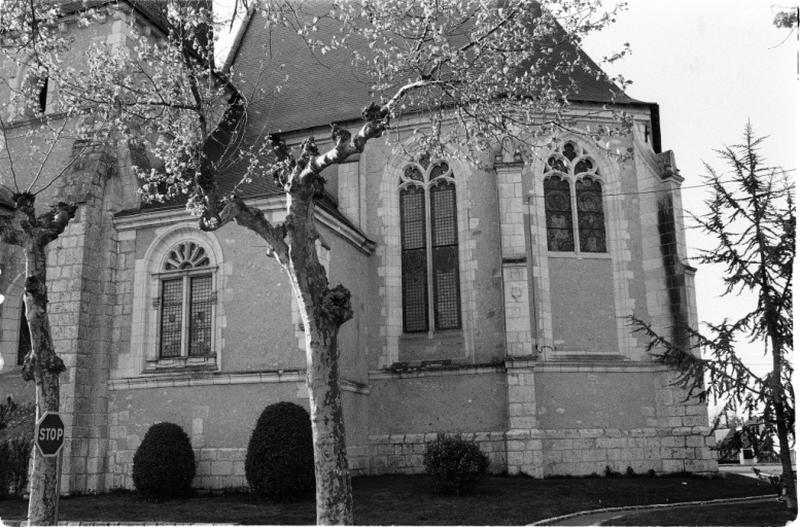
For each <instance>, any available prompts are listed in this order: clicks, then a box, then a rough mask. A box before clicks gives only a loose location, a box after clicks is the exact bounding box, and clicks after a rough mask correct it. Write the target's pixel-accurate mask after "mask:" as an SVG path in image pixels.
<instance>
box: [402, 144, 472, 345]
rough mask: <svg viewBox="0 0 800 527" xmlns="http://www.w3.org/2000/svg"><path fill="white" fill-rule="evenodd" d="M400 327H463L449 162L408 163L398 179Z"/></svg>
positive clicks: (414, 329) (418, 329) (412, 329)
mask: <svg viewBox="0 0 800 527" xmlns="http://www.w3.org/2000/svg"><path fill="white" fill-rule="evenodd" d="M398 189H399V194H400V238H401V252H402V262H401V266H402V289H403V330H404V331H405V332H406V333H419V332H425V331H441V330H451V329H459V328H461V294H460V290H459V266H458V223H457V217H456V213H457V211H456V184H455V178H454V176H453V172H452V170H451V168H450V166H449V165H448V164H447V163H446V162H444V161H436V162H433V163H431V162H429V160H428V159H427V158H423V159H421V160H420V161H419V162H418V163H409V164H408V165H407V166H406V167H405V169H404V170H403V173H402V175H401V176H400V181H399V186H398Z"/></svg>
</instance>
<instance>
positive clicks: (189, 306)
mask: <svg viewBox="0 0 800 527" xmlns="http://www.w3.org/2000/svg"><path fill="white" fill-rule="evenodd" d="M210 263H211V260H210V259H209V257H208V255H207V253H206V250H205V249H204V248H203V247H202V246H200V245H198V244H196V243H194V242H184V243H181V244H179V245H177V246H176V247H174V248H173V249H172V250H170V251H169V252H168V253H167V257H166V260H165V262H164V267H163V270H164V272H163V273H162V274H161V276H160V278H161V296H160V299H159V307H160V310H161V311H160V316H159V356H160V357H161V358H164V359H167V358H175V357H186V356H189V357H194V356H208V355H211V354H212V353H213V346H212V336H213V318H214V317H213V315H214V304H215V300H216V298H215V295H214V290H213V285H214V281H213V279H214V276H213V272H212V271H213V269H212V268H211V267H210Z"/></svg>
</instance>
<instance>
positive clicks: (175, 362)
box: [142, 355, 217, 373]
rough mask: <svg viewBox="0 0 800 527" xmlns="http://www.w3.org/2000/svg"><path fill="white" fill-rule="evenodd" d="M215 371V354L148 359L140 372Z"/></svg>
mask: <svg viewBox="0 0 800 527" xmlns="http://www.w3.org/2000/svg"><path fill="white" fill-rule="evenodd" d="M185 370H193V371H216V370H217V356H216V355H208V356H204V357H172V358H169V359H156V360H149V361H147V364H146V365H145V368H144V371H143V372H142V373H161V372H171V371H185Z"/></svg>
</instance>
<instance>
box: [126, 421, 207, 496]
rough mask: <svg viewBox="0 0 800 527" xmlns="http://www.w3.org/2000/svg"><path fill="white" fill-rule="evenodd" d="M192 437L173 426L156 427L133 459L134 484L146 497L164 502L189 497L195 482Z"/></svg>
mask: <svg viewBox="0 0 800 527" xmlns="http://www.w3.org/2000/svg"><path fill="white" fill-rule="evenodd" d="M194 474H195V467H194V452H193V451H192V445H191V443H190V442H189V437H188V436H187V435H186V432H184V431H183V429H182V428H181V427H180V426H178V425H176V424H174V423H156V424H154V425H153V426H151V427H150V429H149V430H148V431H147V433H146V434H145V435H144V439H143V440H142V443H141V444H140V445H139V448H137V449H136V453H135V454H134V455H133V484H134V485H135V486H136V490H138V491H139V492H141V493H142V494H144V495H145V496H146V497H148V498H151V499H155V500H161V499H168V498H172V497H176V496H185V495H186V494H188V493H189V490H190V488H191V484H192V479H194Z"/></svg>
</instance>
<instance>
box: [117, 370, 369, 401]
mask: <svg viewBox="0 0 800 527" xmlns="http://www.w3.org/2000/svg"><path fill="white" fill-rule="evenodd" d="M200 375H201V376H198V373H197V372H194V371H185V372H179V373H164V374H144V375H141V376H139V377H127V378H123V379H111V380H109V381H108V389H109V390H111V391H123V390H148V389H153V388H177V387H188V386H211V385H236V384H271V383H297V382H305V380H306V372H305V370H289V371H282V370H278V371H267V372H231V373H222V372H213V373H207V374H200ZM340 384H341V388H342V390H343V391H346V392H352V393H356V394H360V395H369V394H370V388H369V387H368V386H366V385H364V384H362V383H359V382H356V381H351V380H348V379H342V380H341V381H340Z"/></svg>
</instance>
